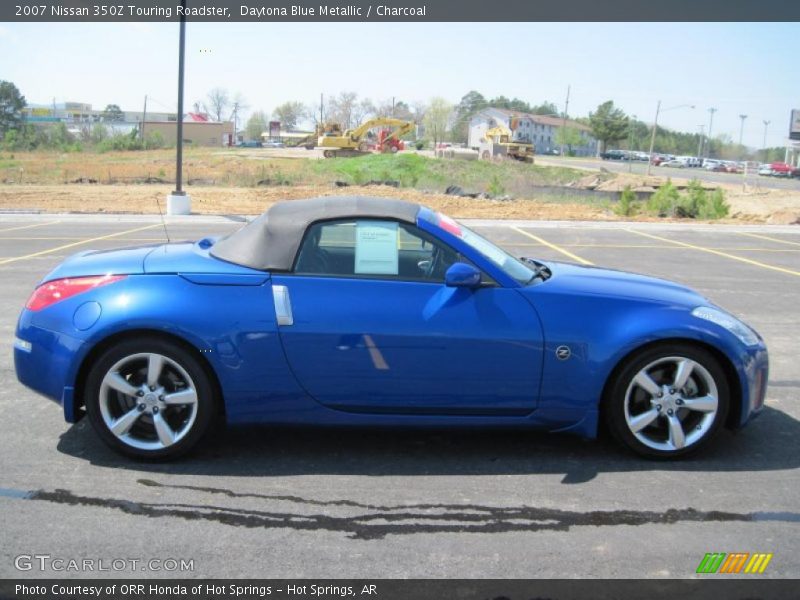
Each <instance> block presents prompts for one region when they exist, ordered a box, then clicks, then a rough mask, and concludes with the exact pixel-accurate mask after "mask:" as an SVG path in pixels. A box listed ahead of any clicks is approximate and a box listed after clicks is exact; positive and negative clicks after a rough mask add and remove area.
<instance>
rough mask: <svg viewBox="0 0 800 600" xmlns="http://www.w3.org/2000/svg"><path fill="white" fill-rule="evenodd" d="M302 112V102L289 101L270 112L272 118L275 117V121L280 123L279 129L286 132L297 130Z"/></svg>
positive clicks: (303, 109) (303, 110)
mask: <svg viewBox="0 0 800 600" xmlns="http://www.w3.org/2000/svg"><path fill="white" fill-rule="evenodd" d="M304 112H305V107H304V106H303V103H302V102H296V101H294V100H290V101H289V102H284V103H283V104H281V105H279V106H276V107H275V110H274V111H272V116H273V117H275V120H276V121H280V122H281V129H283V130H286V131H288V130H291V129H296V128H297V124H298V123H299V122H300V119H302V118H303V113H304Z"/></svg>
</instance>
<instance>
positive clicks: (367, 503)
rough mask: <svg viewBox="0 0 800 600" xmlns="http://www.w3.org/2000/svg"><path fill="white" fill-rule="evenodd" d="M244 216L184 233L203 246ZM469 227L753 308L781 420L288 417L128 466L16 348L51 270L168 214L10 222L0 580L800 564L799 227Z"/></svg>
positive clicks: (2, 339) (643, 570)
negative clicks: (731, 428)
mask: <svg viewBox="0 0 800 600" xmlns="http://www.w3.org/2000/svg"><path fill="white" fill-rule="evenodd" d="M240 224H241V223H240V222H239V221H238V220H237V219H225V218H221V217H220V218H200V217H197V218H194V217H193V218H182V219H174V220H173V221H172V222H171V223H170V224H169V226H168V229H169V233H170V236H171V238H172V239H173V240H179V239H197V238H199V237H202V236H204V235H207V234H217V233H225V232H228V231H231V230H232V229H234V228H236V227H238V226H240ZM469 224H470V225H471V226H473V227H474V228H475V229H476V230H478V231H480V232H482V233H484V234H485V235H486V236H487V237H489V238H491V239H493V240H495V241H496V242H498V243H500V244H501V245H503V246H505V247H506V248H508V249H510V250H512V251H513V252H515V253H517V254H525V255H530V256H536V257H540V258H543V259H557V260H572V261H577V262H583V263H586V264H596V265H600V266H607V267H613V268H620V269H626V270H632V271H636V272H640V273H646V274H651V275H655V276H659V277H665V278H669V279H673V280H676V281H679V282H682V283H685V284H688V285H690V286H692V287H694V288H696V289H698V290H699V291H700V292H701V293H703V294H705V295H707V296H708V297H710V298H711V299H712V300H713V301H715V302H717V303H719V304H721V305H722V306H724V307H726V308H728V309H729V310H730V311H731V312H733V313H735V314H737V315H738V316H740V317H742V318H744V319H745V320H746V321H747V322H749V323H750V324H751V325H753V326H754V327H755V328H756V329H757V330H758V331H759V332H760V333H761V334H762V335H763V336H764V337H765V338H766V341H767V344H768V346H769V348H770V352H771V373H770V387H769V393H768V400H767V408H766V409H765V411H764V413H763V414H762V415H761V416H760V417H759V418H758V419H757V420H756V421H754V422H753V423H752V424H751V425H749V426H748V427H747V428H746V429H744V430H743V431H741V432H738V433H736V434H731V433H727V432H726V433H725V434H723V435H722V436H721V437H720V439H718V440H717V442H716V443H715V444H714V445H713V446H712V447H711V448H709V449H708V451H707V452H705V453H704V454H703V455H702V456H700V457H698V458H696V459H693V460H690V461H686V462H678V463H654V462H648V461H644V460H640V459H638V458H635V457H633V456H632V455H629V454H627V453H625V452H623V451H621V450H619V449H617V447H616V446H615V445H613V444H612V443H610V442H608V441H603V440H601V441H597V442H589V441H583V440H580V439H576V438H573V437H570V436H557V435H546V434H534V433H530V432H513V433H509V432H487V431H461V432H447V431H423V432H420V431H358V432H356V433H351V432H347V431H345V432H343V431H331V430H324V431H320V430H306V429H303V430H294V429H293V430H289V429H276V428H253V429H249V428H248V429H242V430H236V429H230V430H226V431H223V432H221V433H220V434H218V435H217V436H216V437H214V438H213V439H212V440H211V441H210V443H209V444H208V445H207V446H206V447H204V448H202V449H201V450H200V451H199V452H196V453H194V454H193V455H191V456H190V457H188V458H187V459H185V460H181V461H179V462H175V463H169V464H156V465H151V464H142V463H136V462H131V461H129V460H126V459H123V458H120V457H119V456H117V455H116V454H114V453H112V452H111V451H110V450H108V449H107V448H106V447H105V446H104V445H103V444H102V443H101V442H100V441H99V440H98V438H97V437H96V436H95V435H94V433H93V432H92V431H91V429H90V426H89V424H88V423H87V422H86V421H85V420H84V421H82V422H80V423H78V424H76V425H69V424H67V423H65V422H64V421H63V417H62V413H61V410H60V409H59V407H57V406H56V405H55V404H53V403H51V402H49V401H47V400H44V399H41V398H39V397H37V396H35V395H34V394H33V393H32V392H30V391H28V390H27V389H25V388H23V387H22V386H21V385H20V384H18V383H17V381H16V377H15V375H14V371H13V360H12V354H11V345H12V339H13V335H14V327H15V322H16V318H17V314H18V311H19V309H20V308H21V306H22V305H23V304H24V302H25V300H26V299H27V297H28V295H29V294H30V292H31V290H32V289H33V288H34V286H35V285H36V283H37V282H38V280H39V279H40V278H41V277H42V276H43V275H44V274H45V273H46V272H47V271H49V270H50V269H51V268H52V267H53V266H54V265H56V264H57V263H58V262H59V261H61V260H62V259H63V258H64V257H65V256H67V255H69V254H72V253H74V252H77V251H80V250H85V249H88V248H112V247H116V246H127V245H132V244H140V243H141V244H148V243H155V242H158V241H161V240H163V239H164V228H163V226H162V224H161V222H160V221H159V220H158V218H157V217H94V216H92V217H78V216H64V217H59V216H53V215H49V216H43V215H41V216H9V215H4V216H3V218H2V220H0V282H2V285H0V306H2V311H0V347H2V348H3V349H4V351H3V352H1V353H0V414H2V415H3V427H2V434H0V457H2V458H0V465H2V469H0V577H15V576H20V575H24V576H26V577H28V576H33V577H47V576H50V577H52V576H60V575H63V574H64V573H58V572H53V571H44V572H42V571H39V570H38V569H34V570H32V571H28V572H25V573H20V572H19V571H17V570H16V569H15V566H14V562H15V557H16V556H18V555H21V554H27V555H32V554H47V555H50V556H52V557H61V558H65V559H78V560H80V559H83V558H90V559H92V558H93V559H101V558H102V559H104V560H106V561H111V560H113V559H117V558H122V559H126V558H136V559H141V560H149V559H159V560H165V559H170V558H172V559H187V560H193V561H194V570H193V571H190V572H184V573H181V572H166V571H158V572H151V573H147V576H149V577H153V576H155V577H162V576H164V577H166V576H194V577H227V576H250V577H252V576H261V577H280V578H289V577H298V578H300V577H306V578H336V577H364V578H372V577H430V578H438V577H465V578H477V577H498V578H504V577H521V578H529V577H630V578H638V577H690V576H694V573H695V569H696V568H697V565H698V563H699V562H700V560H701V559H702V558H703V556H704V554H705V553H706V552H769V553H773V554H774V557H773V559H772V561H771V563H770V564H769V567H768V569H767V570H766V572H765V573H764V575H761V577H764V576H770V577H797V576H798V575H800V498H798V494H797V491H798V489H800V475H799V473H800V471H798V467H800V442H799V441H798V440H800V408H798V403H797V400H798V397H799V396H800V376H798V371H797V369H798V367H797V356H798V345H797V340H798V339H800V309H798V307H799V306H800V228H796V227H795V228H791V227H770V226H741V227H740V226H691V225H679V224H618V223H614V224H603V225H592V224H581V223H552V222H551V223H540V222H510V221H509V222H500V221H494V222H490V221H474V222H469ZM31 490H43V491H44V493H43V494H39V495H38V496H37V497H36V498H35V499H29V498H25V492H27V491H31ZM70 575H79V574H78V573H70ZM80 575H84V576H119V575H123V576H139V575H143V573H139V572H138V571H133V572H131V571H123V572H122V573H119V572H104V573H98V572H87V573H83V574H80Z"/></svg>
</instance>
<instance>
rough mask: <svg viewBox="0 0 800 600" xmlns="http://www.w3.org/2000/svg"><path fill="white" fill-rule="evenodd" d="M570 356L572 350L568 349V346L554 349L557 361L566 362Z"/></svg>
mask: <svg viewBox="0 0 800 600" xmlns="http://www.w3.org/2000/svg"><path fill="white" fill-rule="evenodd" d="M571 354H572V350H570V349H569V346H559V347H558V348H556V357H557V358H558V360H567V359H568V358H569V357H570V355H571Z"/></svg>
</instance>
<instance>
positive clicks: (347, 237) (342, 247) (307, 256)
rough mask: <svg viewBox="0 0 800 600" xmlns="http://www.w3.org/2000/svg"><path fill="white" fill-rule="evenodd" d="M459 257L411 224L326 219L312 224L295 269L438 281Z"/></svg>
mask: <svg viewBox="0 0 800 600" xmlns="http://www.w3.org/2000/svg"><path fill="white" fill-rule="evenodd" d="M458 260H463V259H461V258H460V256H459V254H458V253H457V252H455V251H454V250H452V249H451V248H450V247H448V246H446V245H444V244H441V243H440V242H438V241H436V240H434V238H432V237H431V236H430V235H428V234H427V233H425V232H424V231H421V230H420V229H418V228H417V227H415V226H413V225H409V224H407V223H398V222H397V221H386V220H376V219H357V220H347V221H327V222H322V223H316V224H314V225H312V226H311V227H309V229H308V231H307V232H306V235H305V238H304V239H303V243H302V245H301V247H300V251H299V252H298V255H297V260H296V263H295V269H294V272H295V273H298V274H305V275H323V276H324V275H327V276H339V277H369V278H378V279H399V280H408V281H431V282H439V281H444V274H445V272H446V271H447V269H448V268H449V267H450V265H452V264H453V263H454V262H457V261H458Z"/></svg>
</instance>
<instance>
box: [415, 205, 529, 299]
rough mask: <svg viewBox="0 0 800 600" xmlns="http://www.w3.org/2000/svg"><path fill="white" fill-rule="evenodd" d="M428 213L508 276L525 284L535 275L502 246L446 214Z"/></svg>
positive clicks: (421, 212) (422, 215)
mask: <svg viewBox="0 0 800 600" xmlns="http://www.w3.org/2000/svg"><path fill="white" fill-rule="evenodd" d="M425 212H427V211H425ZM430 214H431V215H433V216H434V219H428V220H431V221H432V222H433V223H435V224H436V225H438V226H439V227H441V228H442V229H444V230H445V231H447V232H448V233H451V234H453V235H455V236H456V237H458V238H460V239H461V240H462V241H463V242H465V243H466V244H467V245H468V246H471V247H472V248H474V249H475V250H477V251H478V252H480V253H481V254H482V255H483V256H485V257H486V258H487V259H489V261H491V262H492V263H493V264H494V265H496V266H497V267H498V268H500V269H502V270H503V271H504V272H505V273H506V274H507V275H508V276H509V277H513V278H514V279H515V280H516V281H517V282H519V283H520V284H522V285H526V284H528V283H530V282H531V281H532V280H533V279H534V278H535V277H536V276H537V272H536V270H535V269H533V268H531V267H530V266H528V265H526V264H525V263H523V262H522V261H520V260H519V259H517V258H514V257H513V256H512V255H511V254H509V253H508V252H506V251H505V250H503V249H502V248H499V247H498V246H496V245H495V244H493V243H492V242H490V241H489V240H487V239H486V238H485V237H483V236H482V235H480V234H478V233H475V232H474V231H472V230H471V229H469V228H467V227H464V226H463V225H461V224H460V223H456V222H455V221H454V220H453V219H451V218H450V217H448V216H446V215H443V214H441V213H433V212H431V213H430ZM420 216H421V217H423V218H427V215H424V214H423V211H420Z"/></svg>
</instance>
